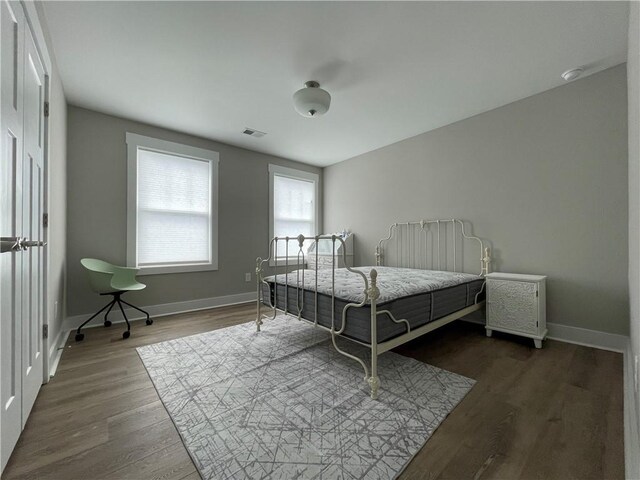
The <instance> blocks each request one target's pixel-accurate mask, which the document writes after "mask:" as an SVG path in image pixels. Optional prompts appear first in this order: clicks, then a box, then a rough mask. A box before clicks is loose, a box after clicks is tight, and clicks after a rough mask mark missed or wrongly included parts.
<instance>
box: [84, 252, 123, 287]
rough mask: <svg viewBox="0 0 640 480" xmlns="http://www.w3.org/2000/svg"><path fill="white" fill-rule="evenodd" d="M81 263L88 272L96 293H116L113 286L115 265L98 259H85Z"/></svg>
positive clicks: (90, 283)
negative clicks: (112, 279)
mask: <svg viewBox="0 0 640 480" xmlns="http://www.w3.org/2000/svg"><path fill="white" fill-rule="evenodd" d="M80 263H81V264H82V266H83V267H84V268H85V269H86V270H87V276H88V278H89V285H90V286H91V289H92V290H93V291H94V292H96V293H110V292H113V291H114V289H113V287H112V286H111V278H112V277H113V273H114V270H115V269H114V266H113V265H111V264H110V263H107V262H105V261H103V260H98V259H96V258H83V259H82V260H80Z"/></svg>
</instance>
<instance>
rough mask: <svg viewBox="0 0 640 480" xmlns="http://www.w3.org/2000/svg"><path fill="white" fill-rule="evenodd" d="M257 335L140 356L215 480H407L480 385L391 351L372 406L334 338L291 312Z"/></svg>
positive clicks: (198, 461) (195, 341) (170, 345)
mask: <svg viewBox="0 0 640 480" xmlns="http://www.w3.org/2000/svg"><path fill="white" fill-rule="evenodd" d="M255 330H256V329H255V324H254V323H245V324H242V325H236V326H233V327H229V328H224V329H220V330H214V331H212V332H207V333H203V334H199V335H194V336H190V337H185V338H179V339H176V340H171V341H168V342H162V343H158V344H155V345H148V346H145V347H140V348H138V354H139V355H140V358H142V361H143V363H144V365H145V367H146V368H147V371H148V372H149V376H150V377H151V380H152V381H153V383H154V385H155V387H156V389H157V391H158V393H159V395H160V398H161V399H162V402H163V403H164V406H165V407H166V409H167V411H168V412H169V415H170V416H171V418H172V420H173V422H174V423H175V425H176V427H177V429H178V431H179V432H180V435H181V436H182V439H183V441H184V444H185V446H186V447H187V449H188V451H189V453H190V455H191V457H192V458H193V460H194V462H195V465H196V467H197V468H198V470H199V472H200V474H201V475H202V477H203V478H204V479H216V480H220V479H228V478H233V479H236V478H238V479H243V478H250V479H267V478H268V479H293V478H296V479H303V478H304V479H318V480H319V479H338V478H339V479H360V478H366V479H390V478H395V477H397V476H398V474H399V473H400V472H401V471H402V470H403V468H404V467H405V466H406V465H407V464H408V463H409V461H410V460H411V459H412V458H413V456H414V455H415V454H416V453H417V452H418V450H419V449H420V448H421V447H422V446H423V445H424V443H425V442H426V441H427V440H428V439H429V437H430V436H431V434H432V433H433V432H434V430H435V429H436V428H437V427H438V425H440V423H441V422H442V420H444V418H445V417H446V416H447V415H448V414H449V412H451V410H453V408H454V407H455V406H456V405H457V404H458V402H460V400H462V398H463V397H464V396H465V395H466V393H467V392H468V391H469V389H470V388H471V387H472V386H473V384H474V380H471V379H469V378H466V377H463V376H461V375H457V374H454V373H451V372H447V371H445V370H441V369H439V368H436V367H432V366H431V365H427V364H425V363H422V362H418V361H416V360H413V359H411V358H407V357H403V356H401V355H398V354H395V353H391V352H388V353H385V354H383V355H381V356H380V357H379V367H378V368H379V376H380V382H381V388H380V395H379V399H378V400H371V399H370V398H369V390H368V386H367V385H366V384H365V382H364V380H363V379H364V373H363V371H362V368H361V367H360V365H358V364H357V363H356V362H355V361H353V360H351V359H349V358H346V357H344V356H343V355H340V354H339V353H337V352H336V351H335V349H334V348H333V345H332V344H331V341H330V339H329V334H328V333H327V332H325V331H323V330H320V329H318V328H313V327H312V326H310V325H308V324H307V323H305V322H301V321H299V320H296V319H293V318H290V317H284V316H282V315H279V316H278V317H276V318H275V319H274V320H265V322H264V325H263V327H262V331H261V332H260V333H257V332H256V331H255ZM341 347H344V348H346V349H348V350H349V351H351V352H356V351H357V353H358V354H360V355H361V356H363V354H364V349H363V348H362V347H359V346H357V345H355V344H352V342H348V341H343V342H342V343H341ZM354 347H355V348H354Z"/></svg>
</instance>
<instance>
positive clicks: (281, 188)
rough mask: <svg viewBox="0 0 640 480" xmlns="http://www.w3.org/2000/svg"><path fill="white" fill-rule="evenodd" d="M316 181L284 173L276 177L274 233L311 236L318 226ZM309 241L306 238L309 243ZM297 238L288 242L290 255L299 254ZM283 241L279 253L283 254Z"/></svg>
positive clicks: (282, 235) (274, 181) (283, 235)
mask: <svg viewBox="0 0 640 480" xmlns="http://www.w3.org/2000/svg"><path fill="white" fill-rule="evenodd" d="M314 198H315V183H314V182H311V181H306V180H300V179H296V178H290V177H286V176H281V175H274V178H273V204H274V205H273V222H274V226H273V228H274V232H273V234H274V236H276V237H286V236H289V237H297V236H298V235H300V234H302V235H304V236H306V237H310V236H313V235H315V234H316V232H315V231H314V229H315V205H314ZM309 244H310V241H309V242H305V245H306V246H307V247H308V246H309ZM298 249H299V247H298V242H297V241H296V240H292V241H290V242H289V255H296V254H297V252H298ZM285 252H286V247H285V244H284V242H280V244H279V245H278V256H284V255H285Z"/></svg>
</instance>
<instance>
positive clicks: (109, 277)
mask: <svg viewBox="0 0 640 480" xmlns="http://www.w3.org/2000/svg"><path fill="white" fill-rule="evenodd" d="M80 263H81V264H82V266H83V267H84V268H85V269H86V270H87V273H88V276H89V285H91V288H92V290H93V291H94V292H96V293H98V294H100V295H111V296H113V300H111V301H110V302H109V303H107V304H106V305H105V306H104V307H102V308H101V309H100V310H98V312H96V313H95V314H94V315H93V316H92V317H91V318H90V319H89V320H87V321H86V322H84V323H83V324H82V325H80V326H79V327H78V330H76V342H80V341H82V340H83V339H84V333H81V332H80V330H81V329H82V327H84V326H85V325H86V324H87V323H89V322H90V321H91V320H93V319H94V318H96V317H97V316H98V315H100V314H101V313H102V312H104V311H105V310H107V309H108V310H107V313H105V314H104V326H105V327H110V326H111V321H110V320H109V319H108V318H107V317H108V316H109V313H110V312H111V309H112V308H113V306H114V305H115V304H116V303H117V304H118V306H119V307H120V311H121V312H122V316H123V317H124V321H125V322H127V330H126V332H124V333H123V334H122V338H129V335H130V334H131V324H129V319H128V318H127V315H126V314H125V313H124V308H122V304H123V303H124V304H125V305H129V306H130V307H131V308H135V309H136V310H138V311H140V312H142V313H144V314H145V315H146V316H147V325H151V324H152V323H153V320H151V319H150V318H149V314H148V313H147V312H145V311H144V310H142V309H141V308H138V307H136V306H135V305H131V304H130V303H128V302H125V301H124V300H122V298H120V297H121V296H122V295H123V294H124V293H126V292H131V291H133V290H142V289H144V288H145V287H146V285H145V284H144V283H140V282H138V281H137V280H136V273H137V272H138V269H136V268H129V267H118V266H116V265H111V264H110V263H107V262H104V261H102V260H97V259H95V258H83V259H82V260H80Z"/></svg>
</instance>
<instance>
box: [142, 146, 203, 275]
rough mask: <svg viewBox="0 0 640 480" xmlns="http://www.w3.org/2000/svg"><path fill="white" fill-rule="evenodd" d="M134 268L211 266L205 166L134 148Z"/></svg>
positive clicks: (185, 159)
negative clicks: (136, 240)
mask: <svg viewBox="0 0 640 480" xmlns="http://www.w3.org/2000/svg"><path fill="white" fill-rule="evenodd" d="M137 182H138V185H137V187H138V205H137V222H138V224H137V229H138V232H137V233H138V244H137V249H138V250H137V255H138V262H137V263H138V265H139V266H145V265H147V266H149V265H171V264H185V263H207V262H210V261H211V164H210V162H208V161H203V160H197V159H193V158H187V157H182V156H179V155H170V154H165V153H159V152H155V151H151V150H145V149H141V148H139V149H138V174H137Z"/></svg>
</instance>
